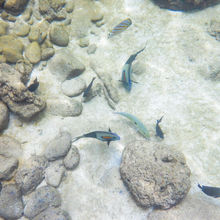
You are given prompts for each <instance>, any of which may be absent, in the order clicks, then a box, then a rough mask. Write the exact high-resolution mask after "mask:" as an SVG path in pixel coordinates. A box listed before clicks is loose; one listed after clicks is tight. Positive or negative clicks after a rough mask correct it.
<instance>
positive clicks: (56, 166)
mask: <svg viewBox="0 0 220 220" xmlns="http://www.w3.org/2000/svg"><path fill="white" fill-rule="evenodd" d="M64 174H65V168H64V166H63V163H62V162H61V161H55V162H52V163H51V164H50V165H49V167H48V168H47V169H46V170H45V180H46V183H47V184H48V185H50V186H53V187H58V186H59V185H60V183H61V181H62V178H63V176H64Z"/></svg>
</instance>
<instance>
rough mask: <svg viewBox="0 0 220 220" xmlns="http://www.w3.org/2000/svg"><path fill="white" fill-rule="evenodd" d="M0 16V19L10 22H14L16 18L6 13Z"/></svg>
mask: <svg viewBox="0 0 220 220" xmlns="http://www.w3.org/2000/svg"><path fill="white" fill-rule="evenodd" d="M0 15H1V18H2V19H3V20H6V21H11V22H15V21H16V17H14V16H13V15H10V14H8V13H7V12H6V11H3V12H2V13H1V14H0Z"/></svg>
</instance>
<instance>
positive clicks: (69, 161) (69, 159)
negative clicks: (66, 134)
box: [63, 145, 80, 170]
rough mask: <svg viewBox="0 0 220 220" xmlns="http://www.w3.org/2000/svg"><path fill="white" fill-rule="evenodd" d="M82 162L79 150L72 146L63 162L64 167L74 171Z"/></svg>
mask: <svg viewBox="0 0 220 220" xmlns="http://www.w3.org/2000/svg"><path fill="white" fill-rule="evenodd" d="M79 161H80V154H79V151H78V148H77V147H76V146H74V145H72V147H71V149H70V150H69V152H68V154H67V155H66V157H65V158H64V160H63V163H64V166H65V167H66V169H68V170H73V169H75V168H76V167H77V166H78V165H79Z"/></svg>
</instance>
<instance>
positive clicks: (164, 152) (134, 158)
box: [120, 141, 190, 209]
mask: <svg viewBox="0 0 220 220" xmlns="http://www.w3.org/2000/svg"><path fill="white" fill-rule="evenodd" d="M120 173H121V177H122V180H123V181H124V183H125V184H126V185H127V186H128V188H129V191H130V192H131V194H132V195H133V197H134V199H135V201H136V202H137V204H138V205H140V206H143V207H151V206H153V207H156V208H160V209H168V208H170V207H172V206H174V205H176V204H178V203H179V202H180V201H181V200H182V199H183V198H184V197H185V196H186V194H187V193H188V191H189V189H190V169H189V168H188V167H187V165H186V162H185V159H184V156H183V155H182V154H181V153H179V152H177V151H176V150H174V149H172V148H171V147H169V146H164V145H162V144H158V143H154V142H146V141H136V142H133V143H130V144H129V145H128V146H126V148H125V149H124V151H123V156H122V162H121V166H120Z"/></svg>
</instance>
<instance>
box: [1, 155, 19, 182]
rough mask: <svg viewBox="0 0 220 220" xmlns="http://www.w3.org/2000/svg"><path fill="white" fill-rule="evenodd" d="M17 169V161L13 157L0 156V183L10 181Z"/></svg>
mask: <svg viewBox="0 0 220 220" xmlns="http://www.w3.org/2000/svg"><path fill="white" fill-rule="evenodd" d="M17 167H18V160H17V159H16V158H14V157H5V156H2V155H1V154H0V181H1V180H10V179H11V178H12V177H13V176H14V174H15V171H16V169H17Z"/></svg>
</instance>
